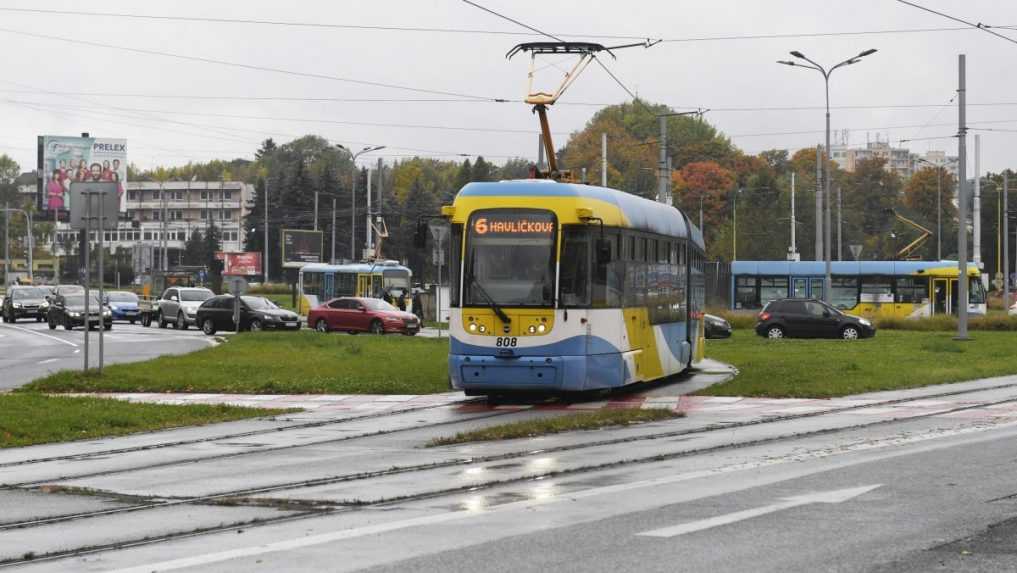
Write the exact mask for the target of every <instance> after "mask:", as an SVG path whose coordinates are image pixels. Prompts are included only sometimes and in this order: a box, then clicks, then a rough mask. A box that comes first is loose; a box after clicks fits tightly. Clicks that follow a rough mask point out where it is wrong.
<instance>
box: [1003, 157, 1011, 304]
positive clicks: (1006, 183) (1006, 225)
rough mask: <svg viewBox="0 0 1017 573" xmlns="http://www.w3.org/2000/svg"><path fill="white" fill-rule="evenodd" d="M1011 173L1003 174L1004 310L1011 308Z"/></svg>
mask: <svg viewBox="0 0 1017 573" xmlns="http://www.w3.org/2000/svg"><path fill="white" fill-rule="evenodd" d="M1009 193H1010V172H1009V171H1004V172H1003V308H1004V310H1006V309H1009V308H1010V208H1009V207H1008V206H1007V201H1008V197H1007V195H1008V194H1009Z"/></svg>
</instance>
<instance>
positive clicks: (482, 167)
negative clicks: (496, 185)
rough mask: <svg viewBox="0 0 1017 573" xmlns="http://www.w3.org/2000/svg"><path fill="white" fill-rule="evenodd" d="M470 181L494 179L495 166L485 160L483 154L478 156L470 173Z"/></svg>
mask: <svg viewBox="0 0 1017 573" xmlns="http://www.w3.org/2000/svg"><path fill="white" fill-rule="evenodd" d="M470 175H471V176H470V181H492V180H493V179H494V166H493V165H491V164H490V163H488V162H486V161H484V157H483V156H477V161H476V162H475V163H474V164H473V170H472V171H471V174H470Z"/></svg>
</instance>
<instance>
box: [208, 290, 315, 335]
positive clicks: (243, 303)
mask: <svg viewBox="0 0 1017 573" xmlns="http://www.w3.org/2000/svg"><path fill="white" fill-rule="evenodd" d="M234 304H235V299H234V297H233V295H231V294H222V295H219V296H214V297H212V298H210V299H208V300H206V301H205V302H203V303H201V306H199V307H198V312H197V315H196V316H195V323H196V324H197V325H198V326H199V327H200V328H201V330H202V332H204V333H205V334H208V335H212V334H215V332H216V331H217V330H228V331H234V330H236V323H235V322H234V321H233V306H234ZM266 328H272V329H277V330H298V329H300V317H299V316H297V314H296V313H294V312H291V311H288V310H284V309H281V308H279V307H278V306H276V305H275V303H273V302H272V301H270V300H268V299H267V298H265V297H261V296H241V297H240V330H251V331H259V330H264V329H266Z"/></svg>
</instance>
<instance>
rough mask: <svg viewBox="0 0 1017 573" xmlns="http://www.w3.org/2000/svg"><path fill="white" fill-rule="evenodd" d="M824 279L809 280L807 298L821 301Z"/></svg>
mask: <svg viewBox="0 0 1017 573" xmlns="http://www.w3.org/2000/svg"><path fill="white" fill-rule="evenodd" d="M825 280H826V279H823V278H812V279H809V296H810V297H811V298H814V299H818V300H823V283H824V282H825Z"/></svg>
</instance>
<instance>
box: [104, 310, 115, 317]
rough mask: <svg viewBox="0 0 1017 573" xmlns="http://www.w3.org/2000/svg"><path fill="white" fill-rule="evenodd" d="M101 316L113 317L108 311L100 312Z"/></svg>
mask: <svg viewBox="0 0 1017 573" xmlns="http://www.w3.org/2000/svg"><path fill="white" fill-rule="evenodd" d="M102 315H103V316H113V313H112V312H110V311H108V310H104V311H102Z"/></svg>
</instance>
